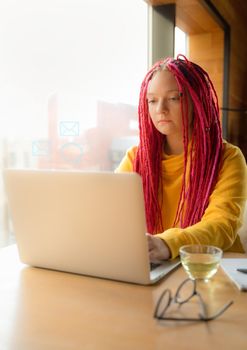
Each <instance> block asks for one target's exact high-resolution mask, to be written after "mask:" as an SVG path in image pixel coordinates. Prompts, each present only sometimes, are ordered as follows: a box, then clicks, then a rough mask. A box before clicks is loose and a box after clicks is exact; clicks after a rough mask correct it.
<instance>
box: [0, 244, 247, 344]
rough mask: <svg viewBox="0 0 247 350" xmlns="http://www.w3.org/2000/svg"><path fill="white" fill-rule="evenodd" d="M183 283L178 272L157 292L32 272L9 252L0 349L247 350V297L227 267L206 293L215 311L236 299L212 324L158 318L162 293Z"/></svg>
mask: <svg viewBox="0 0 247 350" xmlns="http://www.w3.org/2000/svg"><path fill="white" fill-rule="evenodd" d="M232 256H234V257H239V256H241V257H243V255H241V254H234V255H232ZM185 278H186V275H185V272H184V271H183V269H182V267H179V268H178V269H177V270H176V271H175V272H173V273H172V274H170V275H169V276H167V277H166V278H165V279H163V280H162V282H160V283H158V284H157V285H155V286H139V285H134V284H128V283H121V282H115V281H110V280H103V279H97V278H92V277H85V276H79V275H73V274H68V273H63V272H56V271H50V270H44V269H38V268H31V267H27V266H25V265H22V264H21V263H20V262H19V259H18V254H17V250H16V247H15V246H10V247H7V248H4V249H2V251H1V253H0V297H1V298H0V350H58V349H59V350H64V349H76V350H77V349H78V350H80V349H83V350H94V349H97V350H98V349H99V350H111V349H114V350H122V349H123V350H129V349H131V350H132V349H133V350H139V349H140V350H163V349H168V350H169V349H176V350H180V349H190V350H193V349H196V350H198V349H199V350H204V349H207V350H208V349H210V350H213V349H217V350H218V349H222V350H223V349H224V350H227V349H229V350H242V349H243V350H246V349H247V293H244V292H240V291H239V290H238V289H237V287H235V285H234V284H233V283H232V282H231V281H230V280H229V279H228V278H227V277H226V275H225V274H224V272H223V271H222V270H221V269H219V271H218V272H217V274H216V275H215V277H214V278H213V279H212V281H211V282H209V284H208V285H207V287H206V288H207V290H203V291H202V292H203V293H204V294H205V296H206V299H207V300H208V301H210V305H211V306H212V307H214V306H215V307H218V306H221V305H223V304H224V302H225V301H228V300H230V299H233V300H234V304H233V305H232V306H231V307H230V308H229V309H228V310H227V311H226V312H225V314H224V315H222V316H221V317H220V318H218V319H217V320H214V321H211V322H208V323H204V322H197V323H176V322H170V323H169V322H164V321H163V322H158V321H157V320H155V319H154V318H153V310H154V307H155V303H156V301H157V298H158V297H159V295H160V293H161V292H162V291H163V289H164V288H171V289H172V290H173V291H174V290H175V289H176V287H177V286H178V284H179V283H180V282H181V281H183V280H184V279H185ZM204 289H205V288H204Z"/></svg>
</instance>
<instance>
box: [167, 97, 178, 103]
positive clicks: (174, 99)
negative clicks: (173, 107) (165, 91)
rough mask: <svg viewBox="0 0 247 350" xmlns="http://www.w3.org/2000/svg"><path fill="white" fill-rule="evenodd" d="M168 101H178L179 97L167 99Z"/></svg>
mask: <svg viewBox="0 0 247 350" xmlns="http://www.w3.org/2000/svg"><path fill="white" fill-rule="evenodd" d="M167 100H168V101H172V102H176V101H179V100H180V96H172V97H169V98H168V99H167Z"/></svg>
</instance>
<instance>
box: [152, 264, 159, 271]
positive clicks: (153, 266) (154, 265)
mask: <svg viewBox="0 0 247 350" xmlns="http://www.w3.org/2000/svg"><path fill="white" fill-rule="evenodd" d="M160 265H161V264H154V263H150V271H152V270H154V269H156V267H158V266H160Z"/></svg>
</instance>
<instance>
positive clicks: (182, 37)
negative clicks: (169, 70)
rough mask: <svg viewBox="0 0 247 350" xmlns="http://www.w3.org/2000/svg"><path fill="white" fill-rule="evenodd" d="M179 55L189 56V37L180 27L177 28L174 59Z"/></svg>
mask: <svg viewBox="0 0 247 350" xmlns="http://www.w3.org/2000/svg"><path fill="white" fill-rule="evenodd" d="M178 54H183V55H185V56H186V55H187V35H186V33H184V32H183V31H182V30H181V29H179V28H178V27H175V48H174V57H175V58H176V57H177V55H178Z"/></svg>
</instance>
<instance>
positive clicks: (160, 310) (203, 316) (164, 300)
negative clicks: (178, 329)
mask: <svg viewBox="0 0 247 350" xmlns="http://www.w3.org/2000/svg"><path fill="white" fill-rule="evenodd" d="M194 296H196V297H197V298H198V300H199V305H200V313H199V314H198V316H197V317H172V316H169V315H166V313H167V310H168V309H169V307H170V306H171V304H172V303H175V304H178V307H179V308H180V307H181V306H182V305H183V304H185V303H187V302H188V301H189V300H191V299H192V298H193V297H194ZM232 304H233V301H232V300H231V301H229V302H228V303H226V304H225V305H224V306H223V307H222V308H221V309H220V310H219V311H217V312H216V313H215V314H213V315H211V316H208V315H207V307H206V304H205V302H204V301H203V299H202V296H201V294H200V293H199V292H198V291H197V290H196V280H191V279H189V278H188V279H186V280H184V281H183V282H182V283H181V284H180V285H179V286H178V288H177V291H176V293H175V296H174V297H173V296H172V293H171V290H170V289H165V290H164V291H163V293H162V294H161V295H160V297H159V299H158V302H157V304H156V307H155V311H154V317H155V318H156V319H158V320H167V321H211V320H215V319H216V318H217V317H219V316H220V315H222V314H223V313H224V312H225V311H226V310H227V309H228V308H229V307H230V306H231V305H232Z"/></svg>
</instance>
